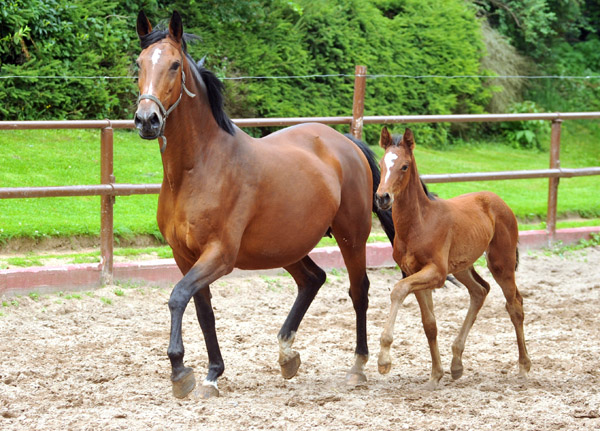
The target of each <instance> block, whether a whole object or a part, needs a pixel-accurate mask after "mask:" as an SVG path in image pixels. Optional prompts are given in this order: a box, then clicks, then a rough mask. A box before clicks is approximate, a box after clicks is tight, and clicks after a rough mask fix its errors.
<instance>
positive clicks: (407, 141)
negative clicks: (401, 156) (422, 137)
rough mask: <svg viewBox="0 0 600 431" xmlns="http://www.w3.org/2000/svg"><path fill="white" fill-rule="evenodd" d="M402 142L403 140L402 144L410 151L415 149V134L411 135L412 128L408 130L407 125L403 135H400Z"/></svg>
mask: <svg viewBox="0 0 600 431" xmlns="http://www.w3.org/2000/svg"><path fill="white" fill-rule="evenodd" d="M402 142H404V145H406V148H408V149H409V150H411V151H412V150H414V149H415V136H414V135H413V132H412V130H410V129H409V128H408V127H407V128H406V130H405V131H404V136H402Z"/></svg>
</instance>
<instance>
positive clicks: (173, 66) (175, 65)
mask: <svg viewBox="0 0 600 431" xmlns="http://www.w3.org/2000/svg"><path fill="white" fill-rule="evenodd" d="M179 66H181V63H179V62H178V61H176V62H175V63H173V64H172V65H171V70H177V69H179Z"/></svg>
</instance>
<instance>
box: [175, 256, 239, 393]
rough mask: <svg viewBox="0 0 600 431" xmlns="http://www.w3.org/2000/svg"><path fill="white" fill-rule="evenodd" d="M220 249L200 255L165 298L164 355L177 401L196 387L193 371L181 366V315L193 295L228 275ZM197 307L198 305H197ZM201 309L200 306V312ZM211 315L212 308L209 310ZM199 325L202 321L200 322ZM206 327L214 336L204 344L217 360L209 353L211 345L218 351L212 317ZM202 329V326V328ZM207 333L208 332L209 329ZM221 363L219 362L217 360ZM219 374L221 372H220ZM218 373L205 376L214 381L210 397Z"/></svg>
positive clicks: (227, 267)
mask: <svg viewBox="0 0 600 431" xmlns="http://www.w3.org/2000/svg"><path fill="white" fill-rule="evenodd" d="M221 256H222V254H221V249H220V248H217V247H213V248H212V252H211V253H204V254H203V255H202V256H201V258H200V259H199V260H198V261H197V262H196V263H195V264H194V266H192V268H191V269H190V270H189V271H188V272H187V274H186V275H185V276H184V277H183V278H182V279H181V281H179V283H177V284H176V285H175V287H174V288H173V291H172V292H171V297H170V298H169V311H170V312H171V336H170V339H169V348H168V350H167V355H168V356H169V360H170V361H171V382H172V384H173V395H174V396H175V397H177V398H183V397H185V396H186V395H188V394H189V393H190V392H191V391H192V390H193V389H194V386H195V385H196V379H195V378H194V371H193V369H192V368H190V367H186V366H185V365H184V363H183V356H184V353H185V352H184V348H183V338H182V336H181V323H182V320H183V313H184V312H185V309H186V307H187V305H188V303H189V302H190V299H191V298H192V297H194V296H196V295H197V294H198V293H199V292H200V291H201V290H202V289H206V288H208V286H209V285H210V283H212V282H213V281H215V280H217V279H218V278H220V277H222V276H223V275H225V274H227V273H229V272H231V270H232V269H233V266H229V265H227V264H226V263H225V262H224V260H223V259H222V257H221ZM197 307H198V306H197ZM204 308H205V306H204V305H203V304H201V309H204ZM211 312H212V308H211ZM200 323H201V325H202V321H201V322H200ZM206 327H207V328H212V333H213V334H214V343H211V345H209V344H208V341H207V347H208V349H209V358H210V357H211V356H212V357H213V358H216V357H217V356H218V357H219V358H220V352H218V355H217V354H216V353H215V352H214V351H213V352H211V351H210V349H211V346H214V345H216V348H217V351H218V344H217V343H216V333H215V331H214V316H213V319H212V323H211V319H210V318H208V319H206ZM203 330H204V327H203ZM209 330H210V329H209ZM221 362H222V360H221ZM221 373H222V370H221ZM218 375H220V373H218V372H217V373H216V374H215V375H214V376H213V375H211V374H210V373H209V376H210V377H212V378H213V379H214V380H211V383H214V385H212V386H213V388H214V391H211V392H212V395H218V389H217V383H216V378H217V377H218Z"/></svg>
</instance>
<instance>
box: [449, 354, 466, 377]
mask: <svg viewBox="0 0 600 431" xmlns="http://www.w3.org/2000/svg"><path fill="white" fill-rule="evenodd" d="M450 374H451V375H452V379H453V380H458V379H460V378H461V377H462V375H463V366H462V363H461V362H460V361H455V360H454V359H453V360H452V365H451V366H450Z"/></svg>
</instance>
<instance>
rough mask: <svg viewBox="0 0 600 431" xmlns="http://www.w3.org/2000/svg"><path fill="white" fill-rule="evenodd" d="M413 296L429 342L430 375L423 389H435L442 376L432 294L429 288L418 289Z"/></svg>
mask: <svg viewBox="0 0 600 431" xmlns="http://www.w3.org/2000/svg"><path fill="white" fill-rule="evenodd" d="M415 297H416V298H417V302H418V303H419V308H420V309H421V322H422V323H423V329H424V330H425V336H426V337H427V342H428V343H429V352H430V353H431V377H430V378H429V382H427V385H425V389H429V390H433V389H436V388H437V386H438V384H439V382H440V379H441V378H442V377H443V376H444V370H443V368H442V361H441V358H440V351H439V348H438V343H437V324H436V322H435V314H434V313H433V295H432V291H431V289H427V290H419V291H416V292H415Z"/></svg>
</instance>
